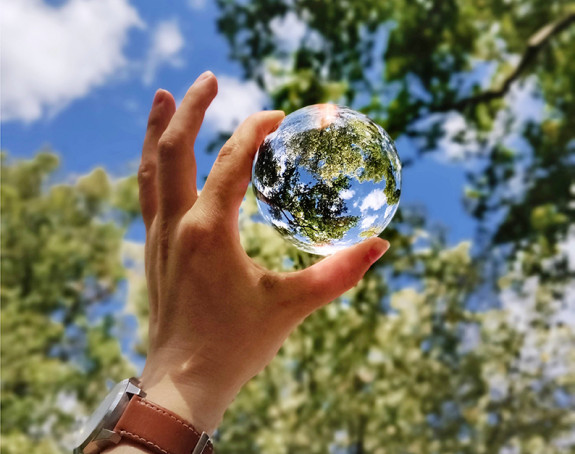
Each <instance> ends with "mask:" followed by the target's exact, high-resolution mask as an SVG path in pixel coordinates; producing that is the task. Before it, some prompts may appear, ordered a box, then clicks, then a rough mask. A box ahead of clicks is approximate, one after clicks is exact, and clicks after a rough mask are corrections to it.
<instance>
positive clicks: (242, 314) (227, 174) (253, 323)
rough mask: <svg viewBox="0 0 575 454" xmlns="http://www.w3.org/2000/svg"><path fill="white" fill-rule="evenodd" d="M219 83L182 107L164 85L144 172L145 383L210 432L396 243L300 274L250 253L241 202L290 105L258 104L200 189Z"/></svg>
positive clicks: (357, 250)
mask: <svg viewBox="0 0 575 454" xmlns="http://www.w3.org/2000/svg"><path fill="white" fill-rule="evenodd" d="M216 92H217V81H216V78H215V76H214V75H213V74H211V73H210V72H207V73H204V74H203V75H202V76H200V77H199V78H198V79H197V80H196V82H195V83H194V84H193V85H192V86H191V87H190V89H189V91H188V92H187V94H186V96H185V97H184V100H183V101H182V104H181V106H180V107H179V108H178V109H177V110H176V106H175V101H174V98H173V97H172V95H171V94H169V93H168V92H167V91H164V90H159V91H158V92H157V93H156V96H155V98H154V103H153V106H152V109H151V112H150V117H149V124H148V130H147V133H146V137H145V141H144V146H143V153H142V162H141V166H140V170H139V185H140V203H141V207H142V215H143V218H144V223H145V225H146V232H147V237H146V277H147V282H148V293H149V302H150V326H149V332H150V345H149V352H148V358H147V361H146V366H145V368H144V372H143V376H142V380H143V386H144V390H145V391H146V392H147V394H148V398H149V399H150V400H151V401H153V402H156V403H157V404H159V405H161V406H163V407H166V408H168V409H170V410H172V411H174V412H175V413H177V414H179V415H180V416H182V417H183V418H185V419H187V420H189V421H190V422H191V423H192V424H193V425H194V426H196V428H197V429H199V430H203V431H206V432H208V433H211V432H213V431H214V430H215V428H216V427H217V426H218V424H219V423H220V421H221V419H222V417H223V414H224V412H225V410H226V408H227V407H228V406H229V404H230V403H231V402H232V400H233V399H234V397H235V396H236V394H237V393H238V391H239V390H240V389H241V387H242V386H243V385H244V384H245V383H246V382H247V381H248V380H250V379H251V378H252V377H253V376H255V375H256V374H257V373H258V372H260V371H261V370H262V369H263V368H264V367H265V366H266V365H267V364H268V363H269V362H270V361H271V359H272V358H273V357H274V356H275V355H276V353H277V352H278V350H279V348H280V347H281V345H282V343H283V342H284V340H285V339H286V338H287V336H288V335H289V333H290V332H291V331H292V330H293V329H294V328H295V327H296V326H297V325H298V324H299V323H300V322H301V321H302V320H303V319H304V318H305V317H307V316H308V315H309V314H310V313H312V312H313V311H314V310H316V309H318V308H319V307H321V306H323V305H324V304H326V303H328V302H330V301H332V300H333V299H335V298H336V297H338V296H339V295H341V294H342V293H343V292H345V291H346V290H348V289H350V288H352V287H353V286H354V285H355V284H356V283H357V282H358V281H359V280H360V279H361V278H362V276H363V275H364V273H365V272H366V271H367V270H368V269H369V267H370V266H371V264H372V263H373V262H375V261H376V260H377V259H378V258H379V257H381V255H383V253H384V252H385V251H386V250H387V248H388V247H389V243H387V242H386V241H384V240H381V239H378V238H372V239H370V240H367V241H365V242H363V243H361V244H358V245H356V246H354V247H352V248H350V249H347V250H345V251H341V252H338V253H337V254H335V255H333V256H331V257H328V258H325V259H323V260H321V261H320V262H318V263H316V264H315V265H313V266H311V267H310V268H308V269H306V270H302V271H297V272H292V273H276V272H271V271H268V270H266V269H264V268H262V267H261V266H259V265H258V264H256V263H255V262H254V261H253V260H252V259H250V258H249V257H248V256H247V254H246V253H245V252H244V250H243V248H242V247H241V245H240V239H239V231H238V212H239V208H240V204H241V202H242V199H243V197H244V195H245V193H246V190H247V188H248V185H249V182H250V174H251V169H252V161H253V158H254V155H255V153H256V151H257V149H258V147H259V145H260V144H261V142H262V141H263V139H264V138H265V136H266V135H267V134H268V133H270V132H271V131H272V130H273V129H274V128H275V127H276V126H277V125H278V124H279V123H280V122H281V121H282V119H283V118H284V113H283V112H281V111H264V112H260V113H257V114H255V115H252V116H250V117H249V118H248V119H247V120H246V121H245V122H244V123H243V124H242V125H240V126H239V127H238V129H237V130H236V132H235V133H234V134H233V136H232V137H231V138H230V140H229V141H228V142H227V143H226V144H225V145H224V146H223V148H222V149H221V151H220V153H219V155H218V157H217V159H216V162H215V164H214V166H213V168H212V171H211V172H210V175H209V177H208V179H207V181H206V183H205V186H204V188H203V190H202V191H201V194H198V191H197V189H196V164H195V158H194V141H195V139H196V136H197V133H198V131H199V129H200V125H201V124H202V121H203V117H204V113H205V111H206V109H207V107H208V106H209V104H210V103H211V101H212V100H213V99H214V97H215V96H216Z"/></svg>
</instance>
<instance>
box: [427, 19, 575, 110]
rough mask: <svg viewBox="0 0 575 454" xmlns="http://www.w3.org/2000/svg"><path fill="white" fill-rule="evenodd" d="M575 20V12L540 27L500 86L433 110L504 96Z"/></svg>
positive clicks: (456, 108)
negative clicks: (553, 40) (538, 56)
mask: <svg viewBox="0 0 575 454" xmlns="http://www.w3.org/2000/svg"><path fill="white" fill-rule="evenodd" d="M573 22H575V12H571V13H569V14H567V15H566V16H565V17H563V18H562V19H559V20H557V21H555V22H552V23H550V24H547V25H545V26H544V27H542V28H540V29H539V30H538V31H537V32H536V33H535V34H533V35H532V36H531V38H529V40H528V41H527V49H526V50H525V53H524V54H523V56H522V57H521V60H520V61H519V64H518V65H517V66H516V67H515V69H514V70H513V72H512V73H511V74H509V76H507V78H506V79H505V80H504V81H503V84H502V85H501V87H500V88H497V89H490V90H487V91H484V92H483V93H479V94H477V95H473V96H469V97H467V98H463V99H460V100H459V101H456V102H454V103H448V104H444V105H442V106H439V107H438V108H437V109H432V112H446V111H449V110H463V109H465V108H466V107H468V106H474V105H476V104H480V103H483V102H489V101H492V100H493V99H497V98H501V97H503V96H504V95H505V94H506V93H507V92H508V91H509V88H510V87H511V84H512V83H513V82H515V81H516V80H517V79H519V78H520V77H521V75H522V74H523V72H525V70H526V68H527V67H528V66H529V65H530V64H531V63H532V62H533V60H535V58H536V57H537V55H538V54H539V53H540V52H541V51H542V50H543V49H544V48H545V47H546V46H547V45H548V44H549V42H550V41H551V38H553V37H554V36H556V35H558V34H559V33H561V32H562V31H563V30H565V29H566V28H567V27H569V25H571V24H572V23H573Z"/></svg>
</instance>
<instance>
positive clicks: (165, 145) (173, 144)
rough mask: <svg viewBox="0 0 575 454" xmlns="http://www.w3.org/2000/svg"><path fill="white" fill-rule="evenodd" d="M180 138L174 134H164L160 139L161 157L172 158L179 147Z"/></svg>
mask: <svg viewBox="0 0 575 454" xmlns="http://www.w3.org/2000/svg"><path fill="white" fill-rule="evenodd" d="M178 143H179V139H178V137H176V136H174V135H172V134H169V135H168V134H164V135H163V136H162V137H160V140H158V154H159V156H160V158H162V159H166V158H170V157H171V156H172V155H173V154H174V151H175V150H176V148H177V147H178Z"/></svg>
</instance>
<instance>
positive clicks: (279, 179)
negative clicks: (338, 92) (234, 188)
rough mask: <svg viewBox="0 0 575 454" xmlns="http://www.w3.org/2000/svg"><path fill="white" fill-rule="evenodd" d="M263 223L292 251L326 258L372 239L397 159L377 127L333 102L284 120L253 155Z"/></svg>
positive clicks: (385, 209)
mask: <svg viewBox="0 0 575 454" xmlns="http://www.w3.org/2000/svg"><path fill="white" fill-rule="evenodd" d="M252 183H253V188H254V191H255V194H256V198H257V203H258V207H259V210H260V213H261V214H262V216H263V218H264V220H265V221H266V222H267V223H269V224H270V225H272V226H273V227H274V228H275V229H276V230H277V231H278V232H279V233H280V234H281V235H282V236H283V237H284V238H285V239H287V240H288V241H290V242H292V243H293V244H294V245H295V246H297V247H298V248H300V249H302V250H304V251H307V252H311V253H313V254H319V255H329V254H333V253H334V252H337V251H338V250H340V249H344V248H346V247H349V246H351V245H353V244H356V243H358V242H360V241H363V240H365V239H367V238H370V237H372V236H376V235H379V234H380V233H381V232H382V231H383V229H384V228H385V227H386V226H387V225H388V224H389V222H390V221H391V218H392V217H393V215H394V214H395V211H396V210H397V206H398V204H399V196H400V192H401V162H400V161H399V157H398V156H397V152H396V149H395V145H394V143H393V141H392V140H391V138H390V137H389V136H388V135H387V133H386V132H385V131H384V129H383V128H381V127H380V126H379V125H377V124H375V123H374V122H373V121H371V120H370V119H369V118H368V117H366V116H365V115H363V114H361V113H359V112H356V111H353V110H351V109H348V108H347V107H342V106H336V105H333V104H317V105H314V106H308V107H304V108H303V109H300V110H297V111H295V112H293V113H292V114H290V115H288V116H287V117H286V118H285V119H284V121H283V122H282V123H281V125H280V126H279V128H278V129H277V130H276V131H274V132H272V133H271V134H269V135H268V136H267V137H266V139H265V140H264V142H263V143H262V145H261V147H260V148H259V150H258V153H257V155H256V159H255V163H254V171H253V178H252Z"/></svg>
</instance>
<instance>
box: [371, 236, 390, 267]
mask: <svg viewBox="0 0 575 454" xmlns="http://www.w3.org/2000/svg"><path fill="white" fill-rule="evenodd" d="M389 246H390V244H389V242H388V241H380V242H378V243H377V244H376V245H375V246H373V247H372V248H371V249H370V250H369V253H368V257H369V261H370V262H371V263H372V264H373V263H375V262H377V261H378V260H379V259H380V258H381V256H382V255H383V254H385V252H386V251H387V250H388V249H389Z"/></svg>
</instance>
